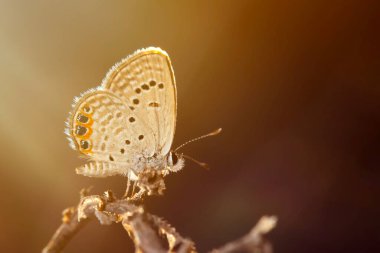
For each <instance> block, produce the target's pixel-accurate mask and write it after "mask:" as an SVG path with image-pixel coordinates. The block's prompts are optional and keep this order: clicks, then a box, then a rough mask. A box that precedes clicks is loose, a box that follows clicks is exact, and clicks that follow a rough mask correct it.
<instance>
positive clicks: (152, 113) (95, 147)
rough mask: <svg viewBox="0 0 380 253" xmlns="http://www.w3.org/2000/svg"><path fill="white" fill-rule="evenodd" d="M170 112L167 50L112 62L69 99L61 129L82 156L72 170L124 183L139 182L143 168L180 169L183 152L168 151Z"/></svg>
mask: <svg viewBox="0 0 380 253" xmlns="http://www.w3.org/2000/svg"><path fill="white" fill-rule="evenodd" d="M176 114H177V90H176V83H175V77H174V72H173V68H172V64H171V61H170V58H169V56H168V54H167V53H166V52H165V51H163V50H162V49H160V48H157V47H149V48H145V49H140V50H138V51H136V52H135V53H133V54H132V55H130V56H128V57H126V58H125V59H123V60H121V61H120V62H119V63H116V64H115V65H114V66H113V67H112V68H111V69H110V70H109V71H108V73H107V74H106V76H105V78H104V79H103V81H102V82H101V85H100V86H99V87H97V88H95V89H90V90H89V91H87V92H84V93H83V94H81V96H80V97H77V98H75V99H74V104H73V110H72V112H71V113H70V116H69V118H68V120H67V122H66V125H67V128H66V130H65V132H66V134H67V136H68V139H69V142H70V146H71V147H72V148H73V149H74V150H78V151H79V152H80V153H81V155H82V156H83V157H85V158H86V159H87V160H88V162H87V163H86V164H84V165H82V166H80V167H78V168H76V173H77V174H80V175H84V176H88V177H108V176H114V175H123V176H126V177H127V178H128V183H129V181H135V182H136V181H137V182H138V181H142V180H141V175H144V172H147V171H148V172H150V174H149V175H152V173H153V176H156V174H157V173H158V174H159V175H166V174H168V173H169V172H177V171H179V170H181V169H182V168H183V167H184V156H183V155H182V154H178V153H176V152H174V151H171V145H172V142H173V137H174V132H175V125H176ZM209 135H213V134H209ZM202 138H203V136H202ZM197 139H199V138H197ZM128 188H129V187H128ZM128 188H127V191H128ZM140 188H142V187H141V185H140Z"/></svg>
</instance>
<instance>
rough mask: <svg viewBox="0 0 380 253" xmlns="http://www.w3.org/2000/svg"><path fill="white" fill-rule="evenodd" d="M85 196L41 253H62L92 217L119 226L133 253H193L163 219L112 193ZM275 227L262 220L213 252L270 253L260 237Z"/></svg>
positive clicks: (67, 213) (67, 211)
mask: <svg viewBox="0 0 380 253" xmlns="http://www.w3.org/2000/svg"><path fill="white" fill-rule="evenodd" d="M87 192H88V191H82V196H81V201H80V203H79V204H78V206H77V207H76V208H74V207H71V208H67V209H65V210H64V212H63V218H62V224H61V225H60V227H59V228H58V229H57V231H56V232H55V233H54V235H53V237H52V238H51V240H50V241H49V243H48V244H47V245H46V247H45V248H44V249H43V251H42V252H43V253H58V252H61V251H62V250H63V249H64V248H65V246H66V244H67V243H68V242H69V241H70V239H71V238H72V237H73V236H74V235H75V233H76V232H77V231H79V230H80V229H81V228H82V227H83V226H84V225H85V224H86V223H87V222H88V221H89V220H90V219H92V218H94V217H96V218H97V219H98V220H99V222H100V223H101V224H103V225H109V224H112V223H113V222H116V223H121V224H122V225H123V227H124V229H125V230H126V231H127V232H128V235H129V236H130V238H131V239H132V240H133V242H134V245H135V249H136V252H178V253H185V252H186V253H187V252H189V253H192V252H196V250H195V247H194V243H193V242H192V241H191V240H189V239H187V238H184V237H182V236H181V235H180V234H179V233H177V232H176V230H175V229H174V228H173V227H171V226H170V225H169V224H168V223H167V222H166V221H164V220H163V219H161V218H159V217H157V216H155V215H152V214H149V213H146V212H145V211H144V209H143V208H142V207H141V206H139V205H136V204H134V203H133V201H131V200H128V199H115V198H114V197H113V195H112V192H111V191H107V192H105V193H104V195H103V196H99V195H91V196H87ZM275 223H276V219H275V218H274V217H263V218H262V219H261V220H260V221H259V223H258V224H257V225H256V226H255V227H254V228H253V229H252V231H251V232H250V233H249V234H248V235H246V236H245V237H243V238H241V239H239V240H237V241H235V242H231V243H228V244H226V245H225V246H223V247H221V248H220V249H217V250H214V251H213V252H221V253H224V252H243V251H242V250H243V249H244V250H250V251H245V252H261V253H270V252H271V251H264V250H265V249H267V248H268V245H269V244H268V243H265V242H264V240H263V238H262V235H263V234H265V233H266V232H268V231H269V230H271V229H272V228H273V227H274V225H275ZM269 246H270V245H269ZM269 248H270V247H269ZM258 250H261V251H258Z"/></svg>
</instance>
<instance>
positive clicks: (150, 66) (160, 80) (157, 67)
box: [102, 48, 177, 155]
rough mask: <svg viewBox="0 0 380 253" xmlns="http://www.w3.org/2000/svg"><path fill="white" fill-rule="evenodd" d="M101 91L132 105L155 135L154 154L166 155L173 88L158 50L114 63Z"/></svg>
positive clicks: (165, 60)
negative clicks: (104, 90)
mask: <svg viewBox="0 0 380 253" xmlns="http://www.w3.org/2000/svg"><path fill="white" fill-rule="evenodd" d="M102 87H104V89H106V90H109V91H111V92H112V93H114V94H116V95H118V96H120V97H122V98H123V101H125V102H126V103H127V104H129V105H131V106H132V107H131V108H132V109H133V112H134V113H135V114H136V116H137V118H138V119H139V120H140V121H142V122H144V126H145V127H146V128H149V129H151V131H152V132H153V134H154V142H152V143H151V145H152V146H154V148H155V149H156V153H158V154H162V155H166V154H167V153H168V152H169V150H170V148H171V145H172V142H173V136H174V131H175V124H176V111H177V102H176V86H175V78H174V73H173V69H172V65H171V62H170V59H169V56H168V55H167V53H166V52H164V51H163V50H161V49H160V48H147V49H142V50H139V51H137V52H136V53H134V54H133V55H131V56H129V57H127V58H126V59H124V60H122V61H121V62H120V63H117V64H116V65H115V66H114V67H112V69H111V70H110V71H109V72H108V74H107V76H106V77H105V79H104V80H103V83H102Z"/></svg>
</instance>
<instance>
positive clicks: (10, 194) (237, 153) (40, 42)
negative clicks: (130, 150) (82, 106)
mask: <svg viewBox="0 0 380 253" xmlns="http://www.w3.org/2000/svg"><path fill="white" fill-rule="evenodd" d="M379 6H380V4H379V2H378V1H370V0H368V1H353V0H341V1H303V0H299V1H292V0H290V1H260V0H253V1H249V0H247V1H227V0H225V1H200V0H197V1H165V0H161V1H143V0H140V1H137V0H133V1H132V0H124V1H98V0H81V1H72V0H66V1H58V0H50V1H45V0H37V1H13V0H12V1H11V0H1V1H0V36H1V40H0V55H1V56H0V143H1V146H0V151H1V152H0V166H1V167H0V168H1V170H0V190H1V193H2V194H1V197H0V198H1V209H0V228H1V229H0V244H1V251H2V252H39V251H40V250H41V249H42V248H43V247H44V245H45V244H46V243H47V242H48V240H49V239H50V237H51V236H52V234H53V233H54V231H55V229H56V228H57V227H58V226H59V224H60V222H61V211H62V210H63V209H64V208H66V207H68V206H72V205H76V204H77V202H78V200H79V194H78V192H79V190H80V189H81V188H83V187H88V186H90V185H93V186H94V189H93V191H92V192H93V193H94V194H95V193H97V194H98V193H101V192H103V191H104V190H107V189H112V190H114V191H115V192H116V194H117V195H121V194H122V193H123V192H124V189H125V186H126V180H125V178H122V177H113V178H107V179H92V178H86V177H82V176H78V175H76V174H75V172H74V168H75V167H76V166H78V165H80V164H82V163H84V160H80V159H79V158H78V153H76V152H74V151H73V150H71V149H70V148H69V146H68V143H67V141H66V138H65V135H64V134H63V130H64V121H65V120H66V117H67V115H68V113H69V111H70V110H71V103H72V99H73V98H74V96H77V95H79V94H80V92H83V91H85V90H87V89H89V88H91V87H95V86H97V85H99V84H100V81H101V80H102V78H103V77H104V75H105V73H106V72H107V70H108V69H109V68H110V67H111V66H112V65H113V64H114V63H115V62H117V61H119V60H120V59H121V58H123V57H125V56H126V55H128V54H130V53H132V52H134V51H135V50H136V49H139V48H142V47H147V46H159V47H161V48H163V49H164V50H166V51H167V52H168V53H169V55H170V56H171V59H172V63H173V66H174V71H175V74H176V79H177V88H178V123H177V131H176V136H175V140H174V146H177V145H179V144H181V143H183V142H185V141H186V140H188V139H190V138H193V137H196V136H199V135H201V134H204V133H206V132H209V131H211V130H213V129H216V128H218V127H223V129H224V132H223V134H222V135H220V136H218V137H214V138H209V139H206V140H204V141H202V142H197V143H193V144H192V145H189V146H187V147H186V148H185V149H184V150H183V152H185V153H186V154H188V155H191V156H193V157H195V158H197V159H199V160H201V161H205V162H207V163H208V164H209V165H210V167H211V170H210V171H206V170H203V169H202V168H200V167H198V166H197V165H194V164H193V163H191V162H188V163H187V165H186V167H185V169H184V170H183V171H181V172H180V173H177V174H173V175H171V176H169V177H167V181H166V183H167V190H166V192H165V195H164V196H161V197H152V198H148V199H147V200H146V209H147V211H149V212H151V213H154V214H157V215H159V216H162V217H164V218H165V219H167V220H168V221H169V222H170V223H171V224H172V225H173V226H175V227H176V228H177V230H178V231H179V232H180V233H181V234H182V235H184V236H187V237H190V238H192V239H193V240H194V241H195V242H196V245H197V248H198V250H199V251H200V252H205V251H207V250H210V249H212V248H213V247H217V246H220V245H221V244H223V243H225V242H227V241H230V240H232V239H235V238H238V237H240V236H242V235H244V234H245V233H247V232H248V231H249V230H250V229H251V227H252V226H253V225H254V224H255V223H256V221H257V220H258V219H259V218H260V217H261V215H264V214H274V215H277V216H278V217H279V223H278V227H277V228H276V229H275V230H274V231H273V232H272V233H271V234H270V235H269V239H270V240H271V241H272V243H273V245H274V249H275V252H308V253H310V252H311V253H313V252H376V251H377V250H380V246H379V242H380V222H379V217H378V215H379V213H380V208H379V206H380V204H379V194H380V189H379V188H380V187H379V176H380V172H379V165H380V156H379V152H380V145H379V143H380V114H379V113H380V50H379V43H380V36H379V32H380V31H379V28H380V22H379V21H380V9H379ZM376 247H377V248H376ZM110 250H112V252H133V245H132V243H131V241H130V239H129V238H128V236H127V234H126V233H125V232H124V230H123V229H122V227H121V226H120V225H112V226H100V225H99V224H98V223H97V222H92V223H91V224H89V225H88V226H87V227H85V228H84V229H83V230H82V231H80V232H79V234H77V236H76V237H75V238H74V239H73V240H72V241H71V242H70V244H69V245H68V247H67V250H66V252H93V253H97V252H109V251H110ZM377 252H378V251H377Z"/></svg>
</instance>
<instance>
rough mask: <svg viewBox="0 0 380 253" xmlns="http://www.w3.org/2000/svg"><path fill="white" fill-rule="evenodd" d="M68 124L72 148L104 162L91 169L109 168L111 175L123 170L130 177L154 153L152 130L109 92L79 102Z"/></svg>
mask: <svg viewBox="0 0 380 253" xmlns="http://www.w3.org/2000/svg"><path fill="white" fill-rule="evenodd" d="M67 125H68V129H67V130H66V133H67V134H68V136H69V140H70V141H71V144H72V145H71V146H72V147H73V148H74V149H77V150H79V151H80V152H81V153H82V154H83V155H84V156H85V157H87V158H89V159H90V160H93V161H95V162H101V163H99V164H101V165H99V164H97V165H96V166H95V167H92V168H91V169H94V168H95V169H96V168H98V169H100V168H101V169H102V170H104V168H109V171H110V175H111V174H115V173H116V171H117V169H119V170H120V171H123V169H124V170H125V171H124V172H123V173H124V174H127V173H128V170H129V168H132V169H134V168H133V167H134V166H136V164H137V163H138V158H139V157H141V156H142V155H152V154H153V153H154V147H151V145H149V144H150V143H152V142H154V135H153V133H152V131H151V130H150V129H149V128H147V127H146V126H145V124H143V123H142V122H141V121H139V117H138V116H137V115H136V114H135V112H134V111H132V110H131V109H130V108H129V106H128V104H126V102H125V101H123V100H122V99H120V98H119V97H117V96H116V95H114V94H113V93H111V92H109V91H104V90H99V89H98V90H91V91H89V92H87V93H85V94H84V95H83V96H81V97H80V98H79V99H77V100H76V101H75V104H74V110H73V112H72V113H71V115H70V117H69V120H68V122H67ZM89 166H90V165H89ZM107 166H108V167H107ZM111 171H112V172H111ZM123 173H119V174H123ZM102 175H105V174H104V172H103V171H102Z"/></svg>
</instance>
